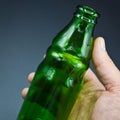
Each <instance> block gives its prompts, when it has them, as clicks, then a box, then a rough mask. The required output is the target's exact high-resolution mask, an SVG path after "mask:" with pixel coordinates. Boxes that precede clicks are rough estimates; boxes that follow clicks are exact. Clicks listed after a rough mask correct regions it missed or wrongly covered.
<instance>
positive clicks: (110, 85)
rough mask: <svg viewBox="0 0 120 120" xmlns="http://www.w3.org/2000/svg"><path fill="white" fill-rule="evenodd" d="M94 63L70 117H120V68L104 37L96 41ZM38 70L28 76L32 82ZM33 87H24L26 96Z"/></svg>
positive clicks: (73, 119)
mask: <svg viewBox="0 0 120 120" xmlns="http://www.w3.org/2000/svg"><path fill="white" fill-rule="evenodd" d="M92 63H93V67H94V69H95V73H94V72H93V71H92V70H91V69H88V70H87V72H86V73H85V74H84V77H83V81H84V83H83V88H82V90H81V91H80V93H79V95H78V98H77V100H76V103H75V105H74V107H73V109H72V111H71V114H70V116H69V118H68V120H120V115H119V113H120V71H119V69H118V68H117V67H116V66H115V64H114V63H113V61H112V60H111V58H110V57H109V55H108V53H107V51H106V48H105V42H104V39H103V38H102V37H98V38H96V40H95V42H94V48H93V54H92ZM34 74H35V73H34V72H33V73H30V74H29V76H28V80H29V82H30V83H31V81H32V79H33V77H34ZM28 89H29V88H24V89H23V91H22V97H23V98H25V96H26V94H27V91H28Z"/></svg>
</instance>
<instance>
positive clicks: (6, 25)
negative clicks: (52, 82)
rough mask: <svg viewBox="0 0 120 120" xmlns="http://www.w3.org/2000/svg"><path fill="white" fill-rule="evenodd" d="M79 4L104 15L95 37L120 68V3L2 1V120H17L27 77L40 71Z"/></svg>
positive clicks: (116, 0)
mask: <svg viewBox="0 0 120 120" xmlns="http://www.w3.org/2000/svg"><path fill="white" fill-rule="evenodd" d="M78 4H79V5H80V4H83V5H88V6H91V7H93V8H94V9H96V10H97V11H98V12H99V13H100V14H101V16H100V18H99V20H98V24H97V26H96V29H95V37H96V36H103V37H104V38H105V40H106V45H107V50H108V52H109V54H110V56H111V58H112V59H113V61H114V62H115V64H116V65H117V66H118V68H120V61H119V60H120V45H119V44H120V37H119V35H120V32H119V30H120V22H119V21H120V7H119V5H120V4H119V0H14V1H13V0H3V1H2V0H0V120H15V119H16V116H17V114H18V111H19V109H20V107H21V105H22V102H23V99H22V98H21V96H20V94H21V90H22V88H24V87H26V86H28V85H29V84H28V82H27V75H28V74H29V73H30V72H32V71H35V70H36V67H37V65H38V64H39V63H40V62H41V60H42V57H43V54H44V53H45V51H46V49H47V47H48V46H49V45H50V43H51V41H52V39H53V38H54V36H55V35H56V34H57V33H58V32H59V31H60V30H61V29H62V28H63V27H64V26H65V25H66V24H67V23H68V22H69V21H70V19H71V18H72V16H73V15H72V14H73V12H74V10H75V8H76V6H77V5H78ZM108 74H109V73H108Z"/></svg>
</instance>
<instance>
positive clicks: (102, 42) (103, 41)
mask: <svg viewBox="0 0 120 120" xmlns="http://www.w3.org/2000/svg"><path fill="white" fill-rule="evenodd" d="M100 48H101V49H102V50H104V51H106V47H105V40H104V38H102V37H100Z"/></svg>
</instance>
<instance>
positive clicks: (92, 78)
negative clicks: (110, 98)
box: [83, 68, 105, 90]
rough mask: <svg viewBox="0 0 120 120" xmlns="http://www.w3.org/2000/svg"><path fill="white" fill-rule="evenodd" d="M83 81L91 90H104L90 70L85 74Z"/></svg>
mask: <svg viewBox="0 0 120 120" xmlns="http://www.w3.org/2000/svg"><path fill="white" fill-rule="evenodd" d="M83 79H84V82H85V83H86V82H88V83H89V84H91V87H92V89H93V90H105V88H104V86H103V84H102V83H101V82H100V81H99V79H98V78H97V77H96V75H95V74H94V72H93V71H92V70H91V69H90V68H89V69H88V70H87V72H86V73H85V75H84V77H83Z"/></svg>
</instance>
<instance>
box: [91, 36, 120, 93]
mask: <svg viewBox="0 0 120 120" xmlns="http://www.w3.org/2000/svg"><path fill="white" fill-rule="evenodd" d="M92 56H93V57H92V60H93V65H94V67H95V70H96V74H97V76H98V78H99V80H100V81H101V82H102V84H103V85H104V86H105V88H106V90H108V91H116V90H120V71H119V70H118V68H117V67H116V66H115V64H114V63H113V61H112V60H111V58H110V57H109V55H108V53H107V51H106V48H105V42H104V39H103V38H102V37H98V38H97V39H96V40H95V43H94V49H93V55H92Z"/></svg>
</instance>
